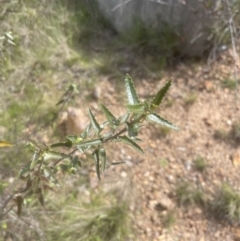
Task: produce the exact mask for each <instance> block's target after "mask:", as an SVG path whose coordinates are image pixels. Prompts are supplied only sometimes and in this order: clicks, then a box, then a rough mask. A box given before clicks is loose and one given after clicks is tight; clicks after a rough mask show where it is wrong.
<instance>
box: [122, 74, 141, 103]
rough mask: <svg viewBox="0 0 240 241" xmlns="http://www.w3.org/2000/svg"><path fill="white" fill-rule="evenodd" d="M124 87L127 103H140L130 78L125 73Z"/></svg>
mask: <svg viewBox="0 0 240 241" xmlns="http://www.w3.org/2000/svg"><path fill="white" fill-rule="evenodd" d="M125 88H126V94H127V99H128V104H129V105H135V104H138V103H140V101H139V99H138V96H137V92H136V89H135V86H134V83H133V81H132V78H131V77H130V76H129V75H128V74H127V75H126V77H125Z"/></svg>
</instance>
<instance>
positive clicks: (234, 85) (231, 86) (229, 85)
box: [222, 78, 238, 90]
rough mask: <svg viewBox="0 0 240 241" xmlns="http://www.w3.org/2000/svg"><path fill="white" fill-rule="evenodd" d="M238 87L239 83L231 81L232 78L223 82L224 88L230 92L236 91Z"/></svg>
mask: <svg viewBox="0 0 240 241" xmlns="http://www.w3.org/2000/svg"><path fill="white" fill-rule="evenodd" d="M237 86H238V81H237V80H234V79H231V78H225V79H224V80H222V87H223V88H227V89H230V90H235V89H236V88H237Z"/></svg>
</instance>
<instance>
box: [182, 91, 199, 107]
mask: <svg viewBox="0 0 240 241" xmlns="http://www.w3.org/2000/svg"><path fill="white" fill-rule="evenodd" d="M196 100H197V94H196V93H189V94H188V95H186V96H185V98H184V102H185V105H187V106H190V105H193V104H194V103H195V102H196Z"/></svg>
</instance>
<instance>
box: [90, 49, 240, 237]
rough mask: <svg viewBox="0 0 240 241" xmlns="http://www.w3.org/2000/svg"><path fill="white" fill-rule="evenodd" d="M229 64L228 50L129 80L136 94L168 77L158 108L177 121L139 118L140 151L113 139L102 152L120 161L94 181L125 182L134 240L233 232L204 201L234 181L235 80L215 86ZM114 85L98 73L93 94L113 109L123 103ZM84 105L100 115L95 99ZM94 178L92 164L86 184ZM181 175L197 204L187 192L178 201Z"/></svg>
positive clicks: (238, 139)
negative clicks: (164, 124)
mask: <svg viewBox="0 0 240 241" xmlns="http://www.w3.org/2000/svg"><path fill="white" fill-rule="evenodd" d="M233 66H234V62H233V58H232V55H231V51H230V50H229V51H226V52H224V53H222V54H221V55H220V56H219V58H218V60H217V61H214V62H213V63H211V64H210V65H207V64H206V63H205V64H202V63H191V64H187V63H182V64H179V65H178V67H177V68H176V69H169V70H167V71H165V73H164V77H163V79H161V80H159V81H154V82H153V81H151V82H150V81H148V80H147V79H143V80H142V81H139V82H135V85H136V89H137V91H138V93H140V97H144V96H149V95H151V94H153V93H155V92H156V90H158V89H159V88H160V87H161V86H163V84H164V83H165V82H166V80H167V79H168V78H172V79H173V85H172V87H171V89H170V91H169V93H168V94H167V97H166V98H165V100H164V103H163V105H162V108H161V110H160V114H161V115H162V116H163V117H165V118H167V119H169V120H171V121H172V122H173V123H174V124H176V125H177V126H178V127H180V128H181V129H180V131H170V132H169V131H167V130H166V129H164V128H159V127H158V126H153V125H147V126H144V127H143V129H142V131H141V135H140V138H141V139H142V140H143V142H142V143H141V146H142V148H143V149H144V151H145V155H138V154H136V152H135V151H134V150H132V149H130V148H127V147H126V148H125V147H124V146H121V145H120V146H119V149H116V148H114V149H111V151H110V153H108V157H109V158H110V159H111V161H125V162H126V164H124V165H121V166H114V167H113V168H110V169H109V170H107V171H106V173H105V174H104V177H103V182H102V184H100V185H103V186H104V185H106V186H108V187H109V186H110V187H111V185H113V183H114V182H115V183H117V182H118V181H119V180H122V181H123V182H124V183H125V184H124V185H125V186H124V188H123V192H122V196H124V195H125V196H128V197H126V198H130V199H131V202H130V203H131V205H130V210H131V215H132V218H133V220H134V228H135V231H136V237H137V239H136V238H135V239H134V240H139V241H143V240H144V241H145V240H154V241H155V240H164V241H170V240H172V241H175V240H179V241H180V240H182V241H188V240H189V241H195V240H196V241H215V240H216V241H217V240H225V241H233V240H235V241H237V240H240V228H239V227H238V225H236V224H230V223H229V222H227V221H226V219H225V218H224V217H222V216H221V214H219V213H218V214H216V213H215V212H213V211H210V210H209V208H208V203H209V202H211V201H213V200H214V198H216V196H217V193H218V191H219V189H220V188H221V186H222V184H223V183H229V185H231V187H233V188H236V189H237V190H239V189H240V188H239V187H240V184H239V183H240V175H239V172H240V158H239V156H238V154H237V153H238V152H239V151H240V147H239V145H240V133H239V131H240V127H239V124H240V100H239V97H240V96H239V88H235V89H233V90H231V89H229V88H228V87H224V86H223V85H224V80H229V79H230V78H231V74H232V73H233V68H234V67H233ZM225 84H226V83H225ZM115 87H116V86H114V85H113V84H112V83H111V81H110V80H109V79H104V80H102V81H101V84H100V87H99V88H100V89H99V90H97V91H99V93H98V96H97V98H99V101H101V102H103V103H105V104H106V105H107V106H108V107H109V109H110V110H112V111H113V113H115V114H119V113H123V111H124V109H121V108H120V107H119V106H120V105H119V99H120V100H122V96H121V93H120V94H119V97H118V96H117V97H116V95H112V93H113V92H114V89H115ZM105 90H107V91H105ZM90 105H91V106H92V108H93V111H95V113H97V116H99V115H101V114H100V113H101V112H100V110H99V107H98V106H97V102H92V103H91V104H90ZM199 159H200V160H202V161H203V162H204V167H203V170H199V169H200V168H201V167H200V168H199V167H198V166H197V164H196V162H195V161H196V160H199ZM117 180H118V181H117ZM96 183H97V179H96V175H95V174H94V172H93V174H92V186H93V187H94V186H95V185H96ZM183 183H185V184H186V183H188V184H189V185H191V186H192V187H193V188H194V190H198V191H200V192H202V193H203V198H202V199H203V203H202V205H199V204H198V203H195V200H194V199H193V202H192V203H190V204H188V205H181V203H179V199H178V198H179V197H178V196H177V195H176V190H177V187H179V185H183Z"/></svg>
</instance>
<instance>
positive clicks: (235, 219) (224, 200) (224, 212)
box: [212, 184, 240, 224]
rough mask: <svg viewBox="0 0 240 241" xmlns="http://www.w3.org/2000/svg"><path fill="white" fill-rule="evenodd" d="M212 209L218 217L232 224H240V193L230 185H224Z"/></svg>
mask: <svg viewBox="0 0 240 241" xmlns="http://www.w3.org/2000/svg"><path fill="white" fill-rule="evenodd" d="M212 207H213V210H214V212H215V214H216V216H217V217H221V218H225V219H226V220H227V221H229V222H230V223H237V224H240V193H239V192H238V191H236V190H234V189H233V188H232V187H230V186H229V185H228V184H223V185H222V187H221V190H220V192H219V194H218V195H216V197H215V199H214V201H213V203H212Z"/></svg>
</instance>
